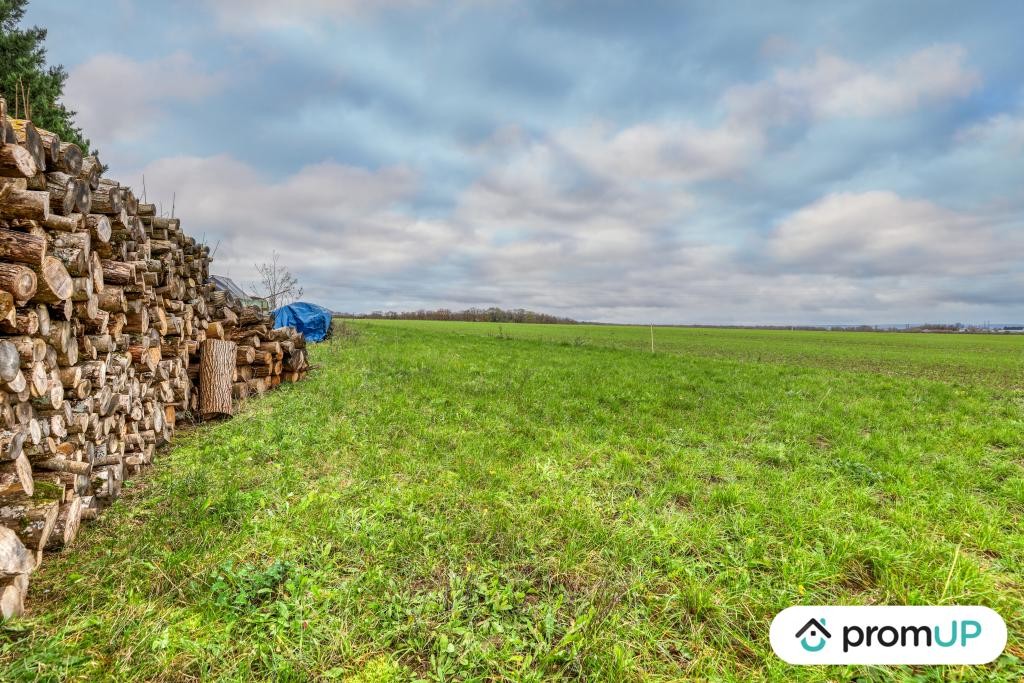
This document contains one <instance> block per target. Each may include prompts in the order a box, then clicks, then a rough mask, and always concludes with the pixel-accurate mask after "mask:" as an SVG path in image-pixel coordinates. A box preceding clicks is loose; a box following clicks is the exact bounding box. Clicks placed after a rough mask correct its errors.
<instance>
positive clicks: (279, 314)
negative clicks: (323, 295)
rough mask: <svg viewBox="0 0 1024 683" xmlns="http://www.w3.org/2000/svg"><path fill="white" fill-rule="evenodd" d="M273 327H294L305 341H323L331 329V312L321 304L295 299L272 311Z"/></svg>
mask: <svg viewBox="0 0 1024 683" xmlns="http://www.w3.org/2000/svg"><path fill="white" fill-rule="evenodd" d="M274 327H275V328H277V327H294V328H295V329H296V330H298V331H299V332H301V333H302V334H304V335H305V336H306V341H311V342H318V341H323V340H324V338H325V337H327V335H328V333H329V332H330V329H331V312H330V311H328V310H327V309H326V308H324V307H323V306H317V305H316V304H307V303H306V302H305V301H296V302H295V303H293V304H288V305H287V306H282V307H281V308H279V309H277V310H276V311H274Z"/></svg>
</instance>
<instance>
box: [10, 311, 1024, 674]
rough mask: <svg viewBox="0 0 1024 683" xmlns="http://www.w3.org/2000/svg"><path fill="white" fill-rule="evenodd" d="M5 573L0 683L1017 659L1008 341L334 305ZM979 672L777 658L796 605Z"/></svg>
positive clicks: (1015, 407)
mask: <svg viewBox="0 0 1024 683" xmlns="http://www.w3.org/2000/svg"><path fill="white" fill-rule="evenodd" d="M347 327H348V328H349V329H350V330H353V331H354V333H353V334H350V335H348V336H344V337H342V338H339V339H336V340H335V341H333V342H330V343H327V344H324V345H321V346H319V347H317V348H316V349H315V350H314V352H313V359H314V362H315V363H317V364H318V365H319V367H318V369H317V370H316V371H315V372H314V373H313V374H311V376H310V379H309V381H307V382H305V383H302V384H299V385H289V386H285V387H283V388H282V390H280V391H277V392H274V393H273V394H270V395H268V396H267V397H265V398H263V399H260V400H258V401H254V402H252V403H250V404H249V405H248V406H247V407H246V408H245V409H244V410H243V411H242V412H241V414H239V415H238V416H237V417H236V419H234V420H232V421H230V422H225V423H220V424H216V425H207V426H204V427H202V428H200V429H197V430H195V431H193V432H191V433H189V434H186V435H183V436H182V438H180V439H179V440H178V442H177V445H176V447H175V448H174V449H173V450H171V451H169V452H168V453H166V454H165V455H164V457H163V458H162V460H161V461H160V462H159V464H158V466H157V467H155V468H154V470H153V471H152V473H151V474H149V475H147V476H145V477H143V478H142V479H137V480H135V481H133V482H132V484H133V485H132V486H131V488H130V490H129V493H128V495H127V496H126V497H125V498H123V499H122V500H121V501H119V502H118V503H117V504H116V505H115V506H114V508H113V509H111V510H109V511H108V512H107V513H105V514H104V516H103V517H102V518H101V520H99V521H98V522H96V523H94V524H92V525H91V526H89V527H88V528H87V529H86V530H85V531H83V533H82V534H81V535H80V537H79V539H78V541H77V542H76V544H75V546H74V547H73V548H72V549H71V550H69V551H68V552H66V553H64V554H62V555H60V556H56V557H52V558H48V560H47V561H46V562H45V563H44V565H43V567H42V569H41V570H40V572H38V573H37V574H36V575H34V577H33V583H32V589H31V594H30V609H31V612H32V616H30V617H29V618H27V619H24V620H21V621H16V622H13V623H8V624H6V625H3V626H2V627H0V678H2V679H3V680H33V679H40V680H54V681H57V680H69V679H109V680H127V679H134V680H187V679H211V678H214V679H230V680H249V679H261V680H262V679H276V680H308V679H316V680H345V679H348V678H353V679H354V680H360V681H374V680H409V679H416V678H421V679H430V680H465V679H472V680H493V679H509V680H550V679H555V678H563V679H585V680H610V681H619V680H638V679H650V680H679V679H712V680H736V681H746V680H816V681H826V680H849V679H853V678H858V677H859V678H858V679H859V680H872V681H876V680H877V681H887V680H911V679H913V680H934V681H938V680H965V681H967V680H986V681H1001V680H1008V681H1009V680H1020V679H1021V677H1022V676H1024V532H1022V517H1024V442H1022V434H1024V338H1009V337H992V336H984V337H982V336H976V337H975V336H970V337H968V336H946V335H901V334H864V333H810V332H761V331H749V330H702V329H666V328H657V329H655V346H656V349H657V352H656V353H654V354H652V353H651V352H650V331H649V329H648V328H627V327H593V326H523V325H504V326H500V327H499V326H498V325H490V324H468V323H418V322H373V323H370V322H359V323H348V324H347ZM822 603H824V604H829V603H842V604H923V605H927V604H982V605H987V606H990V607H993V608H994V609H996V610H997V611H999V612H1000V613H1001V614H1002V615H1003V617H1004V618H1005V619H1006V621H1007V624H1008V627H1009V632H1010V642H1009V645H1008V648H1007V652H1006V654H1005V655H1004V656H1003V658H1001V659H1000V660H999V661H997V662H996V663H995V664H993V665H990V666H986V667H960V668H955V667H954V668H915V669H911V668H891V667H886V668H873V669H871V668H838V667H829V668H825V667H813V668H812V667H804V668H798V667H792V666H789V665H786V664H784V663H783V662H781V661H780V660H778V659H776V658H775V657H774V656H773V655H772V653H771V650H770V648H769V645H768V637H767V633H768V625H769V623H770V621H771V619H772V617H773V616H774V615H775V613H777V612H778V611H779V610H781V609H782V608H784V607H787V606H789V605H794V604H822Z"/></svg>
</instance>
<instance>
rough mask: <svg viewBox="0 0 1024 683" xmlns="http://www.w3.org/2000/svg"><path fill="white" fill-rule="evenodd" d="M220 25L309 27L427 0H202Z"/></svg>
mask: <svg viewBox="0 0 1024 683" xmlns="http://www.w3.org/2000/svg"><path fill="white" fill-rule="evenodd" d="M206 2H207V4H208V5H209V6H210V7H211V9H212V10H213V11H214V13H215V14H216V16H217V18H218V21H219V22H220V25H221V27H222V28H224V29H226V30H229V31H234V32H245V31H252V30H275V29H282V28H294V27H298V28H307V29H312V28H316V27H317V26H319V25H321V24H322V23H323V22H324V21H338V20H345V19H348V18H351V17H353V16H356V15H359V14H364V13H366V12H372V11H374V10H378V9H386V8H389V7H402V6H408V5H420V4H423V3H425V2H427V0H291V1H290V2H281V0H206Z"/></svg>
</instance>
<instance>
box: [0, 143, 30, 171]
mask: <svg viewBox="0 0 1024 683" xmlns="http://www.w3.org/2000/svg"><path fill="white" fill-rule="evenodd" d="M38 172H39V167H38V166H37V165H36V161H35V159H33V158H32V153H31V152H29V151H28V150H27V149H25V148H24V147H22V146H20V145H6V144H5V145H0V177H4V178H31V177H33V176H34V175H35V174H36V173H38Z"/></svg>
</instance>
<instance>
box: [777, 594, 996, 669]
mask: <svg viewBox="0 0 1024 683" xmlns="http://www.w3.org/2000/svg"><path fill="white" fill-rule="evenodd" d="M869 627H875V630H874V631H873V632H872V633H871V636H872V637H871V644H870V645H868V644H867V634H868V629H869ZM884 627H892V628H891V629H887V630H886V631H885V632H884V633H883V634H882V636H883V637H882V642H883V643H886V644H887V645H888V646H886V645H884V644H881V643H879V638H878V636H879V630H880V629H882V628H884ZM920 627H927V628H928V629H929V630H930V632H931V645H930V646H928V645H926V644H925V642H926V641H925V638H924V637H923V633H924V632H923V631H921V630H920ZM935 627H938V628H939V633H940V634H941V635H940V637H941V639H942V640H943V641H945V642H952V644H951V645H948V646H946V647H943V646H940V645H938V643H937V642H936V639H935V632H934V629H935ZM954 629H956V638H955V639H952V635H953V632H954ZM894 630H895V632H896V633H899V634H902V633H906V634H907V637H905V638H904V637H900V638H897V639H896V642H895V643H892V642H891V641H892V640H893V638H892V636H893V633H894ZM975 631H977V633H975ZM915 632H916V636H917V637H916V643H915V635H914V634H915ZM798 633H800V635H799V636H798V635H797V634H798ZM951 639H952V640H951ZM769 640H770V641H771V645H772V650H774V651H775V654H776V655H778V656H779V658H781V659H782V660H783V661H786V662H789V663H790V664H987V663H989V662H991V661H993V660H994V659H995V658H996V657H998V656H999V655H1000V654H1001V653H1002V651H1003V648H1005V647H1006V623H1005V622H1004V621H1003V619H1002V617H1000V616H999V614H997V613H996V612H995V611H993V610H991V609H989V608H988V607H980V606H969V607H874V606H858V607H838V606H837V607H830V606H827V605H820V606H806V607H805V606H800V607H789V608H787V609H784V610H782V611H781V612H779V613H778V614H777V615H776V616H775V619H773V620H772V625H771V629H770V631H769ZM858 640H859V642H858ZM844 646H845V647H844Z"/></svg>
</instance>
